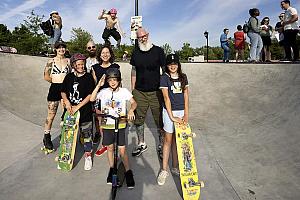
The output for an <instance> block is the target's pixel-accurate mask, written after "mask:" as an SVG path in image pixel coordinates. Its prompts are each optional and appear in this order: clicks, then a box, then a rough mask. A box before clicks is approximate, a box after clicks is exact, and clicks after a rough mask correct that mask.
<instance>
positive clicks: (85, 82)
mask: <svg viewBox="0 0 300 200" xmlns="http://www.w3.org/2000/svg"><path fill="white" fill-rule="evenodd" d="M94 88H95V82H94V79H93V76H92V75H91V74H90V73H85V74H84V75H83V76H81V77H77V76H75V74H74V73H70V74H67V76H66V77H65V79H64V81H63V84H62V92H64V93H66V95H67V98H68V100H69V101H70V103H71V105H72V106H74V105H78V104H79V103H80V102H82V101H83V100H84V99H85V98H86V97H87V96H88V95H90V94H92V92H93V90H94ZM79 111H80V123H82V122H89V121H92V104H91V102H88V103H87V104H85V105H84V106H82V107H81V108H80V109H79Z"/></svg>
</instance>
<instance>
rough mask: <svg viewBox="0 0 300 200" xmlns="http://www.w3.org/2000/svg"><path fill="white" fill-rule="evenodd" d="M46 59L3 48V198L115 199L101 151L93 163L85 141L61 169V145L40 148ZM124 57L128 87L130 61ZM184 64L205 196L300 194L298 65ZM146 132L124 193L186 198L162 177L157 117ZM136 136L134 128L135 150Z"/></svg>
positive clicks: (227, 199) (211, 199) (174, 181)
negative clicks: (88, 165) (87, 164)
mask: <svg viewBox="0 0 300 200" xmlns="http://www.w3.org/2000/svg"><path fill="white" fill-rule="evenodd" d="M46 61H47V59H46V58H40V57H30V56H22V55H11V54H1V53H0V137H1V140H0V199H84V198H85V199H109V196H110V186H108V185H106V175H107V170H108V165H107V159H106V156H103V157H100V158H98V157H95V158H94V167H93V169H92V170H91V171H89V172H86V171H84V170H83V164H84V159H83V157H82V155H83V150H82V147H81V146H80V145H78V148H77V153H76V160H75V167H74V169H73V170H72V171H71V172H69V173H64V172H61V171H59V170H57V169H56V164H55V162H54V157H55V155H56V153H54V154H50V155H47V156H45V155H44V154H43V153H42V152H41V151H40V150H39V148H40V146H41V140H42V135H43V127H42V125H43V123H44V120H45V117H46V95H47V91H48V87H49V84H48V83H47V82H46V81H44V80H43V68H44V65H45V63H46ZM120 65H121V69H122V75H123V84H124V85H125V87H128V86H129V69H130V66H129V65H128V64H124V63H121V64H120ZM183 71H184V72H186V73H187V75H188V78H189V85H190V124H191V126H192V128H193V130H194V132H196V133H197V137H196V138H195V140H194V146H195V152H196V159H197V166H198V171H199V178H200V179H201V180H203V181H204V182H205V188H202V190H201V199H206V200H220V199H222V200H231V199H235V200H236V199H251V200H252V199H266V200H268V199H278V200H279V199H280V200H282V199H284V200H285V199H288V200H296V199H299V196H300V157H299V152H300V146H299V142H300V136H299V129H300V123H299V120H300V116H299V106H300V77H299V76H300V66H299V65H296V64H266V65H252V64H235V63H234V64H232V63H229V64H221V63H214V64H205V63H202V64H183ZM58 118H59V116H58V117H57V118H56V123H55V125H54V130H53V135H54V137H53V138H55V136H57V135H58V134H59V129H58ZM145 135H146V142H147V144H148V145H149V149H148V151H146V152H145V153H144V154H143V155H142V156H140V157H139V158H133V157H131V156H130V163H131V166H132V169H133V171H134V175H135V180H136V187H135V189H134V190H127V188H126V187H123V188H121V189H120V191H119V193H118V199H136V200H140V199H150V200H152V199H172V200H173V199H181V196H180V194H181V189H180V185H179V179H178V178H177V177H173V176H170V177H169V178H168V179H167V182H166V184H165V185H164V186H158V185H157V183H156V176H157V174H158V171H159V169H160V163H159V161H158V159H157V155H156V151H155V146H156V142H157V135H156V133H155V126H154V123H153V121H152V118H151V117H148V119H147V128H146V134H145ZM153 136H154V137H153ZM135 143H136V139H135V133H134V130H131V129H130V130H129V134H128V151H129V152H131V150H132V148H133V146H134V144H135ZM54 144H55V146H56V147H57V146H58V140H57V138H56V139H54ZM95 148H97V147H95Z"/></svg>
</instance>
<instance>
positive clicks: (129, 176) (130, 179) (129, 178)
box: [125, 170, 135, 189]
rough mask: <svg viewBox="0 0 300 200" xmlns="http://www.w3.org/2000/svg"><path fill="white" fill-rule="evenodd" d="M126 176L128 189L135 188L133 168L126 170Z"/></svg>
mask: <svg viewBox="0 0 300 200" xmlns="http://www.w3.org/2000/svg"><path fill="white" fill-rule="evenodd" d="M125 178H126V185H127V188H128V189H133V188H134V186H135V182H134V179H133V173H132V171H131V170H128V171H127V172H125Z"/></svg>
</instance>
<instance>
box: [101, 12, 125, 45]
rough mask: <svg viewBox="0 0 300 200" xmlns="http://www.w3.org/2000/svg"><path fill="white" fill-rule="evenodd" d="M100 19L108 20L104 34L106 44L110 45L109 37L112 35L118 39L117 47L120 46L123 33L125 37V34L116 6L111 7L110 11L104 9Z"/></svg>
mask: <svg viewBox="0 0 300 200" xmlns="http://www.w3.org/2000/svg"><path fill="white" fill-rule="evenodd" d="M98 19H99V20H101V19H104V20H105V21H106V25H105V28H104V31H103V34H102V38H103V39H104V41H105V44H109V45H110V41H109V37H110V36H112V37H113V38H114V39H115V40H116V41H117V47H118V48H119V47H120V44H121V35H122V37H125V34H124V33H123V31H122V29H121V26H120V21H119V19H118V17H117V10H116V9H115V8H112V9H110V11H109V12H106V10H103V11H102V13H101V14H100V16H99V17H98ZM120 34H121V35H120Z"/></svg>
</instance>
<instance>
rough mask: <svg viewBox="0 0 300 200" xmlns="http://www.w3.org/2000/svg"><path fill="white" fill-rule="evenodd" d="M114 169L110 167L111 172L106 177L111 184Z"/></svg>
mask: <svg viewBox="0 0 300 200" xmlns="http://www.w3.org/2000/svg"><path fill="white" fill-rule="evenodd" d="M113 170H114V168H109V172H108V175H107V178H106V183H107V184H108V185H111V184H112V175H113Z"/></svg>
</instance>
